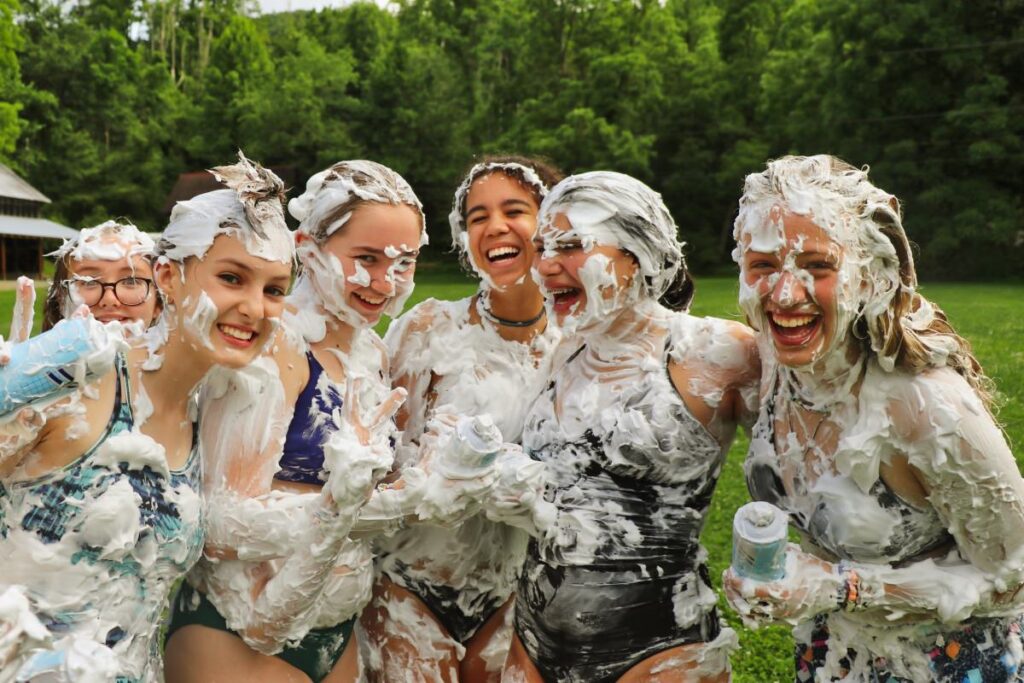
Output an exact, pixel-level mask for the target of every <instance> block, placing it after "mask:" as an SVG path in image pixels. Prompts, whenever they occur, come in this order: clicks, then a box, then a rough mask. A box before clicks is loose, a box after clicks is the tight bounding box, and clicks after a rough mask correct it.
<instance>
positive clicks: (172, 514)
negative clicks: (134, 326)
mask: <svg viewBox="0 0 1024 683" xmlns="http://www.w3.org/2000/svg"><path fill="white" fill-rule="evenodd" d="M133 427H134V417H133V414H132V408H131V400H130V392H129V383H128V374H127V368H126V364H125V362H124V360H123V359H119V360H118V375H117V389H116V391H115V403H114V410H113V414H112V415H111V418H110V421H109V423H108V424H107V428H106V430H105V431H104V433H103V435H102V436H101V437H100V438H99V439H98V440H97V442H96V443H95V444H94V445H93V446H92V447H91V448H90V449H89V450H87V451H86V452H85V453H84V454H83V455H82V456H80V457H79V458H77V459H76V460H74V461H73V462H71V463H69V464H68V465H66V466H65V467H63V468H61V469H58V470H56V471H53V472H49V473H47V474H45V475H43V476H40V477H36V478H33V479H27V480H19V481H13V482H8V483H7V485H6V486H4V485H2V484H0V558H3V565H4V571H3V574H2V576H0V588H3V587H6V586H12V585H13V586H20V587H21V589H22V590H23V591H24V593H25V595H26V596H27V597H28V599H29V603H30V604H31V606H32V610H33V612H34V613H35V615H36V617H37V618H38V619H39V620H40V621H41V622H42V623H43V624H44V625H45V626H46V628H47V629H48V630H49V632H50V634H51V638H52V643H51V644H50V645H49V646H48V647H47V648H46V649H38V650H35V651H32V652H28V653H23V656H20V657H19V659H18V661H17V665H18V666H20V667H22V669H21V673H20V676H23V677H24V678H26V679H28V678H31V676H34V675H39V674H42V673H43V672H50V671H54V672H60V673H59V674H57V677H56V678H55V680H65V679H66V680H73V679H74V678H75V674H74V672H75V670H76V668H78V667H81V668H79V669H78V670H82V671H84V670H91V672H93V673H96V672H99V671H103V672H109V673H110V676H109V677H108V680H116V681H119V682H122V681H123V682H125V683H129V682H133V683H134V682H136V681H150V680H162V666H161V662H160V656H159V649H158V643H157V640H158V639H157V634H158V631H159V629H160V622H161V615H162V613H163V611H164V609H165V607H166V605H167V599H168V594H169V592H170V590H171V587H172V586H173V584H174V582H175V581H176V580H177V579H178V578H180V577H181V576H182V575H184V573H185V572H186V571H187V570H188V569H189V568H190V567H191V566H192V565H193V564H194V563H195V562H196V560H197V559H198V558H199V555H200V553H201V550H202V544H203V532H202V508H201V503H200V498H199V491H200V463H199V454H198V450H197V447H196V444H197V440H196V438H195V436H194V434H193V447H192V452H191V453H190V454H189V458H188V461H187V462H186V464H185V466H184V468H182V469H181V470H169V469H168V467H167V461H166V458H165V456H164V451H163V448H162V447H160V446H158V445H157V444H156V442H154V441H153V440H152V439H150V438H149V437H147V436H144V435H142V434H140V433H139V432H137V431H133ZM61 676H63V678H61ZM19 680H20V678H19ZM48 680H50V679H48Z"/></svg>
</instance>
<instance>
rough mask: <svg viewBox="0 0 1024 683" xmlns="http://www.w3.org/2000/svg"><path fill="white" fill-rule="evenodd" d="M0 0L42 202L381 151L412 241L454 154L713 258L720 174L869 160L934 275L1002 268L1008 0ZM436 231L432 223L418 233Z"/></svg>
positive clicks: (9, 77)
mask: <svg viewBox="0 0 1024 683" xmlns="http://www.w3.org/2000/svg"><path fill="white" fill-rule="evenodd" d="M21 1H22V3H23V4H21V5H20V6H19V5H18V4H17V3H18V0H0V158H3V159H5V160H6V161H8V162H10V163H11V164H12V165H14V166H15V167H16V168H17V169H18V170H19V171H21V172H23V173H24V174H25V175H26V176H27V177H28V179H29V180H30V182H33V183H34V184H36V185H37V186H39V187H40V189H42V190H43V191H44V192H46V193H47V194H49V195H50V196H51V197H52V198H53V199H54V200H55V203H54V205H53V207H52V212H53V214H54V216H55V217H57V218H60V219H62V220H65V221H67V222H69V223H70V224H72V225H79V226H80V225H84V224H87V223H90V222H94V221H98V220H102V219H105V218H108V217H111V216H119V215H124V216H128V217H130V218H133V219H135V220H136V221H138V222H139V223H140V224H142V225H145V226H147V227H148V228H150V229H159V228H160V225H161V223H162V222H163V221H164V220H165V216H163V215H162V214H161V213H160V211H161V209H162V206H163V203H164V198H165V197H166V194H167V192H168V190H169V189H170V187H171V185H172V184H173V182H174V180H175V178H176V176H177V174H178V173H180V172H183V171H188V170H195V169H198V168H205V167H210V166H213V165H217V164H220V163H223V162H225V161H226V160H228V159H230V158H232V157H233V155H234V151H235V150H236V149H238V148H242V149H245V150H246V151H247V152H248V153H249V154H250V155H252V156H253V157H255V158H258V159H260V160H262V161H264V162H266V163H269V164H273V165H275V166H287V167H291V168H292V169H294V170H295V172H296V174H297V177H298V178H303V177H305V176H308V175H309V174H311V173H313V172H315V171H317V170H319V169H320V168H322V167H323V166H325V165H327V164H329V163H331V162H333V161H336V160H338V159H341V158H351V157H363V158H372V159H377V160H379V161H381V162H383V163H386V164H388V165H391V166H393V167H394V168H395V169H396V170H398V171H399V172H401V173H402V174H403V175H405V176H406V177H407V178H408V179H409V180H410V182H412V183H413V185H414V187H416V189H417V191H418V193H419V194H420V195H421V198H422V199H423V201H424V204H425V206H426V208H427V211H428V217H429V219H430V225H431V231H432V233H434V236H435V241H440V242H443V241H444V240H445V239H446V236H447V230H446V229H445V216H446V215H447V211H448V207H449V204H450V201H451V192H452V189H453V187H454V185H455V184H456V183H457V181H458V179H459V175H460V173H461V172H462V171H463V169H464V168H465V167H466V166H467V165H468V164H469V163H470V162H471V161H472V158H473V156H474V155H478V154H482V153H493V152H520V153H527V154H539V155H544V156H547V157H549V158H550V159H551V160H552V161H554V162H555V163H557V164H559V165H561V166H562V167H563V168H564V169H565V170H566V171H569V172H575V171H582V170H589V169H596V168H611V169H615V170H619V171H623V172H626V173H630V174H632V175H635V176H637V177H639V178H641V179H642V180H644V181H646V182H648V183H650V184H651V185H652V186H653V187H655V188H656V189H658V190H659V191H660V192H662V194H663V196H664V197H665V200H666V202H667V203H668V205H669V207H670V209H672V211H673V214H674V215H675V216H676V219H677V222H678V223H679V225H680V227H681V231H682V233H683V238H684V239H685V240H686V241H687V242H688V243H689V245H690V246H689V252H688V253H689V259H690V263H691V265H692V266H693V267H695V268H696V269H698V270H708V269H716V268H721V267H723V266H724V267H728V266H727V263H728V254H729V251H730V242H731V224H732V218H733V216H734V212H735V207H736V199H737V197H738V195H739V192H740V188H741V187H742V180H743V176H744V175H745V174H746V173H749V172H752V171H756V170H758V169H759V168H761V167H762V165H763V163H764V161H765V160H766V159H767V158H769V157H772V156H778V155H781V154H786V153H800V154H815V153H820V152H830V153H834V154H837V155H839V156H842V157H844V158H846V159H847V160H848V161H851V162H852V163H855V164H871V167H872V173H873V176H874V178H875V180H876V182H878V184H880V185H881V186H882V187H885V188H886V189H888V190H889V191H891V192H893V193H894V194H896V195H897V196H899V197H900V198H901V199H902V200H903V202H904V205H905V207H906V210H907V217H906V225H907V229H908V232H909V233H910V236H911V238H912V239H913V240H914V241H916V242H917V243H918V244H919V245H920V258H919V260H920V268H921V270H922V271H923V272H924V273H925V274H926V275H929V276H932V277H936V276H938V277H947V278H953V277H959V278H962V277H972V276H973V277H986V278H991V277H1006V276H1017V277H1019V276H1021V275H1024V198H1022V191H1021V189H1022V186H1021V181H1020V179H1021V178H1022V177H1024V116H1022V115H1021V114H1022V112H1024V82H1022V81H1024V5H1022V4H1021V3H1020V2H1005V1H1004V0H978V1H977V2H974V3H970V4H969V5H964V4H962V3H961V4H958V3H945V2H939V1H937V0H921V1H919V2H915V3H902V4H901V3H895V4H894V3H890V2H885V0H851V1H850V2H846V3H825V2H821V1H820V0H792V1H784V0H665V1H664V2H656V1H654V0H634V1H632V2H625V1H623V0H401V1H400V2H394V3H393V4H392V5H391V6H389V7H383V8H382V7H380V6H378V5H377V4H376V3H373V2H354V3H352V4H349V5H346V6H345V7H342V8H335V9H326V10H321V11H317V12H292V13H283V14H274V15H267V16H258V15H257V14H255V13H254V12H253V9H254V7H253V6H251V5H252V0H247V2H249V3H250V4H249V5H247V4H246V2H243V1H242V0H141V2H131V1H130V0H81V1H79V2H76V3H74V4H72V5H68V4H65V3H62V2H58V0H21ZM438 238H439V239H438Z"/></svg>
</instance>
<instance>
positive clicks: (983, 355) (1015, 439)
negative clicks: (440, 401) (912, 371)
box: [0, 264, 1024, 683]
mask: <svg viewBox="0 0 1024 683" xmlns="http://www.w3.org/2000/svg"><path fill="white" fill-rule="evenodd" d="M416 280H417V283H418V285H417V288H416V291H415V293H414V295H413V296H412V297H411V298H410V300H409V305H410V306H412V305H414V304H415V303H417V302H419V301H422V300H423V299H425V298H427V297H435V298H439V299H456V298H461V297H463V296H467V295H468V294H471V293H472V292H473V291H474V289H475V285H474V284H473V283H472V282H471V281H470V280H468V279H466V278H465V277H464V276H462V275H461V274H459V273H458V272H457V271H455V270H454V269H452V268H448V267H440V266H434V267H431V266H430V265H429V264H424V267H421V268H420V270H419V271H418V272H417V276H416ZM922 291H923V293H924V294H925V296H927V297H928V298H929V299H931V300H932V301H935V302H936V303H938V304H939V305H940V306H942V308H943V309H944V310H945V311H946V313H947V315H948V316H949V318H950V320H951V321H952V322H953V324H954V325H955V326H956V328H957V330H958V331H959V332H960V333H961V334H962V335H964V336H965V337H967V339H969V340H970V341H971V343H972V344H973V346H974V349H975V353H976V355H977V356H978V359H979V360H980V361H981V363H982V365H983V366H984V367H985V370H986V372H987V373H988V374H989V375H990V376H991V377H992V379H993V380H995V382H996V386H997V387H998V389H999V397H1000V400H1001V408H1000V412H999V419H1000V421H1001V422H1002V424H1003V425H1004V427H1005V429H1006V433H1007V435H1008V437H1009V439H1010V443H1011V447H1013V449H1014V452H1015V454H1016V455H1017V458H1018V462H1020V461H1021V460H1022V458H1024V450H1022V449H1021V446H1020V445H1021V444H1022V443H1024V344H1022V340H1024V285H1016V284H949V283H945V284H934V285H925V286H924V287H922ZM44 294H45V291H40V292H39V296H38V298H37V309H38V308H39V307H40V306H41V303H42V298H43V295H44ZM13 302H14V293H13V292H9V291H8V292H3V291H0V333H3V334H5V335H6V333H7V331H8V329H9V326H10V318H11V309H12V308H13ZM694 313H695V314H697V315H714V316H719V317H725V318H732V319H741V318H740V314H739V312H738V309H737V307H736V281H735V279H731V278H697V295H696V300H695V304H694ZM385 327H386V322H385V323H382V324H381V325H380V326H379V328H378V329H379V331H383V330H384V328H385ZM36 329H38V315H37V328H36ZM746 445H747V440H746V437H745V435H742V434H741V435H740V436H739V437H738V438H737V439H736V443H735V444H734V445H733V447H732V450H731V451H730V452H729V457H728V460H727V462H726V465H725V469H724V470H723V472H722V477H721V479H720V481H719V484H718V490H717V491H716V493H715V498H714V501H713V503H712V505H711V512H710V515H709V518H708V522H707V527H706V528H705V530H704V536H703V542H704V545H705V546H706V547H707V549H708V553H709V556H710V565H711V575H712V577H713V578H714V580H715V584H716V587H719V584H720V578H721V574H722V571H723V570H724V569H725V568H726V566H727V565H728V563H729V559H730V554H731V535H732V516H733V512H734V511H735V510H736V508H738V507H739V506H740V505H742V504H743V503H745V502H746V501H747V490H746V486H745V484H744V481H743V457H744V453H745V450H746ZM721 604H722V605H723V608H724V612H725V616H726V618H727V619H728V620H729V622H730V623H731V624H732V625H733V626H734V627H735V628H736V629H737V631H738V632H739V634H740V646H741V650H740V652H739V654H738V655H736V657H735V658H734V660H733V665H734V669H735V679H736V681H738V682H741V683H743V682H749V683H769V682H770V681H791V680H793V675H792V662H791V658H790V657H791V655H790V651H791V648H792V641H791V639H790V637H789V634H788V631H787V629H783V628H766V629H761V630H759V631H748V630H746V629H744V628H743V627H742V626H741V625H740V624H739V620H738V619H737V618H736V617H735V615H734V614H732V613H731V612H730V611H729V610H728V608H726V607H725V602H724V600H723V601H721Z"/></svg>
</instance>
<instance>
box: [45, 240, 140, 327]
mask: <svg viewBox="0 0 1024 683" xmlns="http://www.w3.org/2000/svg"><path fill="white" fill-rule="evenodd" d="M154 248H155V245H154V243H153V239H152V238H151V237H150V236H149V235H147V234H146V233H144V232H142V231H140V230H139V229H138V228H136V227H135V226H134V225H132V224H131V223H118V222H116V221H106V222H105V223H101V224H99V225H97V226H94V227H91V228H83V229H82V230H81V231H80V232H79V234H78V236H77V237H76V238H75V239H72V240H65V241H64V244H62V245H61V247H60V248H59V249H57V250H56V251H53V252H51V253H50V254H47V255H48V256H50V257H52V258H54V259H55V260H57V261H58V262H60V261H64V262H65V263H67V264H68V266H69V271H71V272H70V279H71V280H79V279H81V280H91V279H94V278H91V277H80V276H77V275H75V273H74V271H75V269H76V267H77V266H78V264H80V263H81V262H82V261H107V262H112V263H116V262H124V263H125V265H127V266H128V267H129V268H130V269H131V273H132V274H133V275H134V274H135V268H136V266H137V264H138V263H139V259H149V258H151V257H152V256H153V251H154ZM147 277H148V275H147ZM52 286H53V287H59V288H60V289H59V290H56V291H52V292H51V293H50V294H49V295H48V297H47V298H48V299H50V300H52V298H53V297H55V296H57V297H59V301H60V311H61V315H62V316H63V317H64V318H70V317H71V316H72V315H73V314H74V312H75V311H76V310H78V308H79V307H80V306H81V305H82V304H83V301H82V300H81V298H80V297H79V296H78V293H77V290H76V288H75V287H68V288H64V287H63V283H58V282H55V283H53V285H52Z"/></svg>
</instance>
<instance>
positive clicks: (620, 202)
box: [534, 171, 685, 330]
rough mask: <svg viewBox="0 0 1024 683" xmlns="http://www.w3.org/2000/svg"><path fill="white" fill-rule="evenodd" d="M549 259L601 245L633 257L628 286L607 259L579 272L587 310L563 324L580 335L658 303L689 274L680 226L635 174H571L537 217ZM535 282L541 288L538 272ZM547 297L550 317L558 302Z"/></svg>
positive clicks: (596, 259)
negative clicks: (571, 248)
mask: <svg viewBox="0 0 1024 683" xmlns="http://www.w3.org/2000/svg"><path fill="white" fill-rule="evenodd" d="M537 225H538V237H539V239H540V241H541V242H542V244H543V253H542V256H541V258H542V259H552V258H554V257H555V256H556V255H557V253H558V250H559V249H560V248H564V247H565V246H566V245H578V247H579V248H581V249H582V250H583V251H584V252H585V253H590V252H592V251H593V250H594V248H595V247H597V246H598V245H600V246H602V247H608V248H613V249H618V250H620V251H621V252H623V253H625V254H628V255H629V256H630V257H632V259H633V260H634V262H635V264H636V272H635V274H634V275H633V277H632V278H631V279H630V280H629V282H628V284H627V285H626V286H622V285H620V284H619V282H617V278H616V272H615V270H614V269H613V268H610V267H609V261H608V260H606V259H603V258H601V256H600V254H598V255H593V256H591V257H590V258H589V259H588V260H587V262H586V264H584V265H583V267H582V268H580V269H579V270H578V276H579V279H580V281H581V284H582V285H583V289H584V291H585V292H586V298H587V302H586V309H585V310H584V311H577V312H576V314H575V315H573V316H570V317H569V318H567V319H566V320H565V321H564V323H563V324H564V325H568V327H569V328H571V329H575V330H584V329H587V328H589V327H594V326H596V327H599V328H601V329H603V328H604V327H605V326H606V325H607V324H608V321H609V320H610V319H613V318H614V317H615V316H614V315H613V312H618V311H621V310H624V309H627V308H628V307H629V306H631V305H632V304H634V303H636V302H638V301H640V300H641V299H654V300H657V299H658V298H659V297H661V296H662V295H663V294H664V293H665V292H666V291H668V289H669V287H670V286H671V284H672V283H673V281H674V280H675V279H676V277H677V274H678V273H679V271H680V269H685V262H684V260H683V257H682V244H681V243H680V242H679V241H678V238H677V236H676V232H677V229H676V224H675V221H673V220H672V216H671V215H670V214H669V213H668V210H667V209H666V208H665V205H664V204H663V203H662V201H661V197H660V195H658V194H657V193H656V192H654V191H653V190H651V189H650V188H649V187H647V186H646V185H644V184H643V183H641V182H640V181H638V180H636V179H635V178H631V177H629V176H626V175H623V174H620V173H612V172H607V171H595V172H592V173H582V174H580V175H575V176H570V177H568V178H566V179H565V180H563V181H562V182H560V183H559V184H558V185H556V186H555V187H554V188H552V189H551V192H550V193H549V194H548V196H547V197H546V198H545V199H544V202H543V203H542V204H541V208H540V214H539V215H538V218H537ZM534 278H535V279H537V280H538V281H539V282H540V283H541V287H542V288H543V287H544V285H543V278H541V277H540V276H539V273H536V274H534ZM546 294H547V295H548V306H549V309H548V314H549V315H551V314H552V313H553V310H552V308H551V305H552V303H551V302H552V298H551V295H550V292H546Z"/></svg>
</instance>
